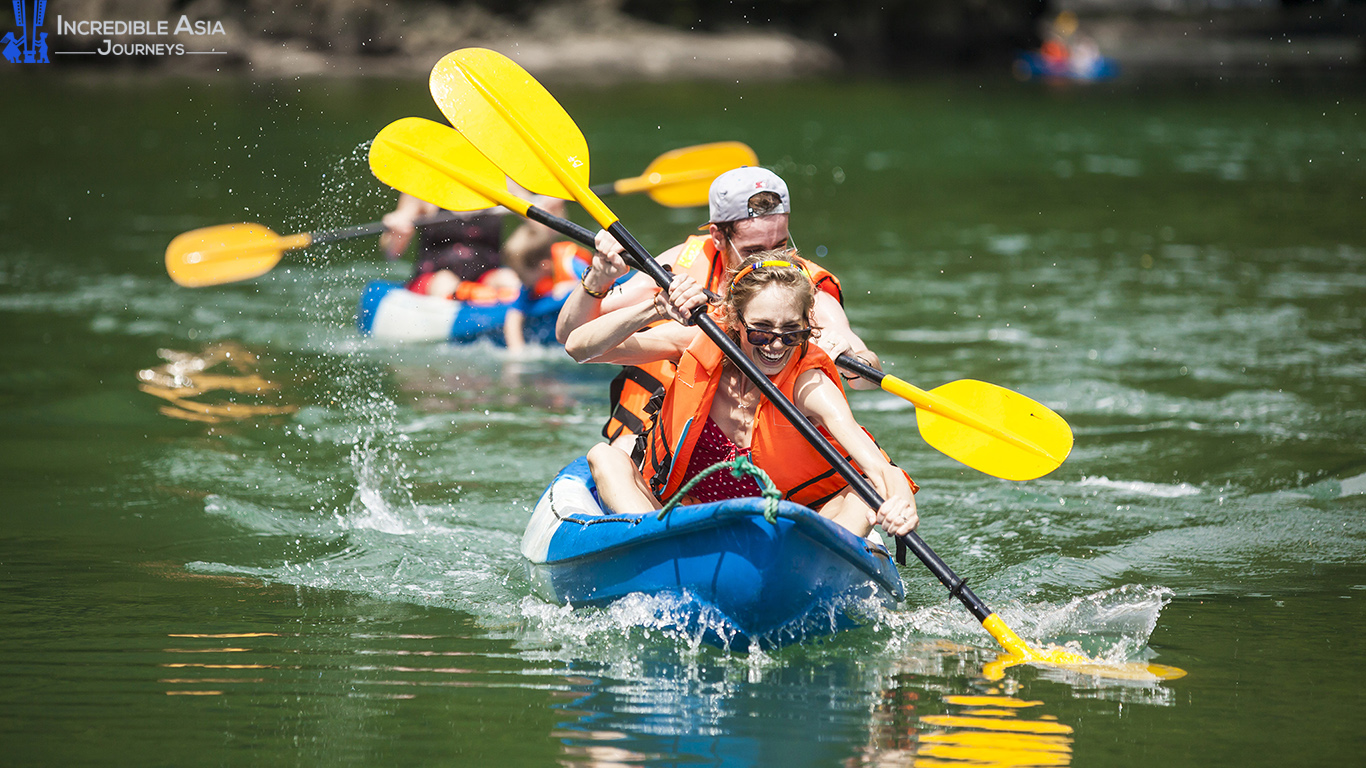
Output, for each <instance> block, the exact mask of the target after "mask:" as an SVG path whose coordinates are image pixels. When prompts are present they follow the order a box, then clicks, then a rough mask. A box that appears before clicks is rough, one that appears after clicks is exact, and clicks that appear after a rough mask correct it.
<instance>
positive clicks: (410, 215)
mask: <svg viewBox="0 0 1366 768" xmlns="http://www.w3.org/2000/svg"><path fill="white" fill-rule="evenodd" d="M495 210H497V209H487V210H482V211H469V212H461V213H451V215H452V216H453V218H451V219H450V220H449V221H441V222H438V223H435V224H425V225H423V226H421V227H418V226H417V222H418V221H419V220H421V219H424V218H428V217H431V216H435V215H437V214H438V213H443V211H442V209H440V208H438V207H437V206H435V205H433V204H432V203H429V202H427V201H425V200H420V199H418V198H416V197H413V196H412V195H409V194H407V193H406V192H405V193H401V194H400V195H399V198H398V205H397V206H396V207H395V208H394V210H392V211H390V212H389V213H386V214H384V218H383V219H382V221H383V222H384V226H385V227H387V229H386V230H385V232H384V234H383V235H381V236H380V239H379V244H380V248H382V249H383V250H384V255H385V256H387V257H388V258H389V259H390V260H391V261H392V260H394V259H397V258H399V257H400V256H402V255H403V252H404V251H406V250H407V249H408V243H409V242H411V241H412V239H413V236H414V235H416V236H417V256H416V257H415V259H414V262H413V276H412V278H410V279H409V280H408V286H407V287H408V290H410V291H412V292H413V293H422V294H426V295H428V296H439V297H441V298H456V299H461V300H464V299H472V298H487V299H490V300H493V298H494V297H495V296H497V295H499V294H500V293H502V294H507V293H515V291H516V290H517V289H518V286H519V284H520V283H519V281H518V279H517V275H516V273H514V272H513V271H512V270H510V269H506V268H504V267H503V260H502V254H501V253H500V252H499V247H500V245H501V243H502V239H503V215H505V213H506V212H504V213H495V212H494V211H495ZM446 213H450V212H446Z"/></svg>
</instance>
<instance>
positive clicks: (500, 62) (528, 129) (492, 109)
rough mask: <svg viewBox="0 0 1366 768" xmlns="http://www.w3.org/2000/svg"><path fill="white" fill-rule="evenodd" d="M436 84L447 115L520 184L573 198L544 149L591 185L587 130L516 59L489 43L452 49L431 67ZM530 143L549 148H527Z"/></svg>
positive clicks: (435, 96)
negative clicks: (513, 59) (586, 139)
mask: <svg viewBox="0 0 1366 768" xmlns="http://www.w3.org/2000/svg"><path fill="white" fill-rule="evenodd" d="M431 91H432V98H433V99H434V100H435V101H436V103H437V106H439V107H441V112H442V113H443V114H445V115H446V119H447V120H450V121H451V124H452V125H454V126H455V127H456V129H457V130H459V131H460V132H461V133H463V134H465V136H466V137H468V138H469V140H470V142H471V143H473V144H474V145H475V146H477V147H479V148H481V149H482V150H483V152H484V153H485V154H487V155H488V158H489V159H490V160H492V161H493V163H494V164H495V165H497V166H498V167H499V168H502V169H503V171H504V172H505V173H506V174H507V175H508V176H511V177H512V178H513V179H516V181H517V183H518V184H521V185H522V186H523V187H526V188H527V189H529V190H531V191H532V192H534V193H536V194H540V195H548V196H550V197H558V198H562V199H565V200H569V199H573V198H574V193H573V192H571V191H570V189H569V188H568V187H567V186H566V185H565V184H564V183H562V182H561V180H560V179H559V178H558V176H557V175H556V173H555V171H554V170H552V168H551V167H550V165H548V164H547V162H546V160H543V159H542V155H543V154H544V155H545V156H547V157H549V158H553V160H552V162H555V163H557V164H558V165H559V166H560V167H561V168H563V169H565V170H567V171H568V173H570V174H572V175H573V176H574V177H575V179H576V180H577V181H578V182H579V184H580V185H582V186H583V187H587V186H588V142H587V141H585V140H584V138H583V133H582V132H580V131H579V127H578V126H577V125H575V124H574V121H573V119H571V118H570V117H569V114H568V113H566V112H565V111H564V109H563V108H561V107H560V105H559V103H558V102H556V101H555V98H554V97H553V96H551V95H550V92H549V91H547V90H546V89H545V88H544V87H543V86H542V85H541V84H540V83H538V82H536V80H535V78H533V77H532V76H531V75H529V74H527V73H526V71H525V70H523V69H522V68H521V67H520V66H518V65H517V64H516V63H515V62H513V61H512V60H511V59H509V58H507V57H506V56H503V55H502V54H500V53H495V52H493V51H490V50H487V49H484V48H464V49H461V50H458V51H454V52H452V53H449V54H446V56H444V57H443V58H442V59H441V61H439V62H437V64H436V66H435V67H433V68H432V75H431ZM514 106H515V110H516V111H515V112H514V111H512V110H513V108H514ZM533 126H534V128H533ZM509 136H516V137H519V139H520V141H509V140H508V137H509ZM522 142H526V143H525V144H523V143H522ZM527 145H533V146H536V148H537V149H539V150H544V152H539V151H533V152H528V151H527V150H526V146H527Z"/></svg>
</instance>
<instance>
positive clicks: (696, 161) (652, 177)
mask: <svg viewBox="0 0 1366 768" xmlns="http://www.w3.org/2000/svg"><path fill="white" fill-rule="evenodd" d="M758 164H759V156H758V155H756V154H754V150H752V149H750V148H749V146H748V145H747V144H744V143H741V142H738V141H718V142H715V143H712V144H699V145H697V146H695V147H683V148H681V149H675V150H672V151H670V152H665V153H664V154H662V155H660V156H659V157H657V158H655V160H654V162H652V163H650V165H649V167H647V168H646V169H645V172H644V173H642V174H641V175H639V176H637V177H635V178H633V179H622V180H621V181H618V182H617V183H616V192H617V194H622V195H624V194H629V193H631V192H641V191H643V192H645V193H646V194H648V195H649V196H650V199H651V200H654V201H655V202H656V203H659V204H660V205H667V206H669V207H670V208H689V207H692V206H697V205H706V204H707V194H708V193H709V192H710V191H711V183H712V181H713V180H715V179H716V177H717V176H720V175H721V174H723V173H725V172H726V171H729V170H733V169H735V168H739V167H740V166H742V165H758Z"/></svg>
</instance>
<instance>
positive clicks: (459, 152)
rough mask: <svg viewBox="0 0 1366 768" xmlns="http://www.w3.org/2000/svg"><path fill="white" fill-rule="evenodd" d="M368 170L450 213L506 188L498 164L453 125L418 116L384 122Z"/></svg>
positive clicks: (488, 203) (487, 204)
mask: <svg viewBox="0 0 1366 768" xmlns="http://www.w3.org/2000/svg"><path fill="white" fill-rule="evenodd" d="M370 170H371V172H373V173H374V174H375V178H377V179H379V180H380V181H382V182H384V183H385V184H388V185H389V186H391V187H393V188H394V189H397V190H400V191H402V192H407V193H408V194H410V195H412V196H414V197H417V198H419V199H422V200H426V201H427V202H429V203H432V204H434V205H437V206H440V207H442V208H445V209H446V210H448V211H477V210H480V209H483V208H491V207H493V206H495V205H497V204H498V203H497V202H496V201H495V200H493V199H491V198H490V197H489V196H488V195H489V193H491V192H492V191H493V190H494V189H495V188H496V189H504V190H505V189H506V187H507V177H506V176H505V175H503V172H502V171H501V170H499V168H498V166H496V165H494V164H493V163H492V162H490V161H489V159H488V158H487V157H485V156H484V155H483V153H481V152H480V151H479V150H477V149H475V148H474V146H473V145H471V144H470V142H469V140H467V139H466V138H465V137H464V136H461V135H460V134H459V133H457V132H456V131H454V130H452V129H451V128H450V127H448V126H445V125H442V124H441V123H437V122H433V121H431V120H424V119H423V118H420V117H405V118H403V119H401V120H396V121H394V122H392V123H390V124H389V125H387V126H385V127H384V129H383V130H381V131H380V132H379V134H378V135H377V136H375V140H374V142H372V143H371V144H370Z"/></svg>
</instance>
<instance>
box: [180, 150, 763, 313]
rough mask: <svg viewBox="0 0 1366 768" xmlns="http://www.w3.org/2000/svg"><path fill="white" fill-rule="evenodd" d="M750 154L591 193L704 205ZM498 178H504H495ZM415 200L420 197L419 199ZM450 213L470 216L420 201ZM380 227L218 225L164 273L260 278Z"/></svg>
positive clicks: (653, 173) (661, 161)
mask: <svg viewBox="0 0 1366 768" xmlns="http://www.w3.org/2000/svg"><path fill="white" fill-rule="evenodd" d="M758 162H759V159H758V157H757V156H756V155H755V154H754V150H752V149H750V148H749V147H748V146H747V145H745V144H742V143H741V142H738V141H720V142H713V143H711V144H698V145H695V146H691V147H682V148H679V149H674V150H670V151H668V152H665V153H664V154H662V155H660V156H659V157H657V158H655V159H654V160H653V161H651V163H650V164H649V165H648V166H646V168H645V172H644V173H642V174H641V175H639V176H632V177H630V178H628V179H620V180H618V181H615V182H612V183H610V184H603V185H600V186H598V187H595V188H594V189H596V190H598V193H599V194H619V195H627V194H633V193H637V192H645V193H646V194H648V195H649V196H650V198H651V199H652V200H654V201H655V202H657V203H659V204H661V205H666V206H669V207H673V208H685V207H691V206H696V205H705V204H706V202H707V190H708V188H709V187H710V186H711V181H712V179H714V178H716V177H717V176H719V175H721V174H723V173H725V172H726V171H729V170H731V169H732V168H739V167H740V166H742V165H757V164H758ZM498 175H499V176H502V172H501V171H499V172H498ZM418 197H421V196H420V195H418ZM421 199H423V200H427V201H428V202H431V203H435V204H436V205H440V206H441V207H442V208H447V209H448V210H459V211H469V210H475V208H471V207H451V206H446V205H442V204H441V203H440V202H439V201H437V200H432V199H429V198H425V197H421ZM453 218H456V217H455V215H453V214H449V213H445V214H438V215H435V216H429V217H426V218H422V219H418V220H417V222H415V223H416V224H417V226H425V225H428V224H437V223H440V222H443V221H449V220H451V219H453ZM384 230H385V226H384V223H383V222H378V221H376V222H372V223H370V224H358V225H356V226H352V227H344V228H342V229H333V230H327V231H321V232H301V233H299V234H295V235H284V236H282V235H278V234H276V233H275V232H272V231H271V230H270V229H269V228H267V227H265V226H262V225H260V224H252V223H245V222H244V223H238V224H220V225H217V226H212V227H203V228H201V229H195V230H191V231H189V232H185V233H182V234H180V235H178V236H176V238H175V239H174V240H172V241H171V243H170V245H168V246H167V247H166V272H167V274H169V275H170V276H171V279H172V280H174V281H175V282H176V283H177V284H178V285H183V286H185V287H187V288H201V287H204V286H207V285H222V284H224V283H235V282H240V281H242V280H250V279H252V278H254V277H260V276H261V275H264V274H266V273H267V272H269V271H270V270H272V269H274V268H275V265H276V264H279V263H280V259H281V258H283V257H284V255H285V252H286V251H292V250H295V249H298V248H307V247H309V246H310V245H322V244H324V243H333V242H336V241H338V240H347V239H349V238H353V237H365V236H366V235H377V234H380V233H382V232H384Z"/></svg>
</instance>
